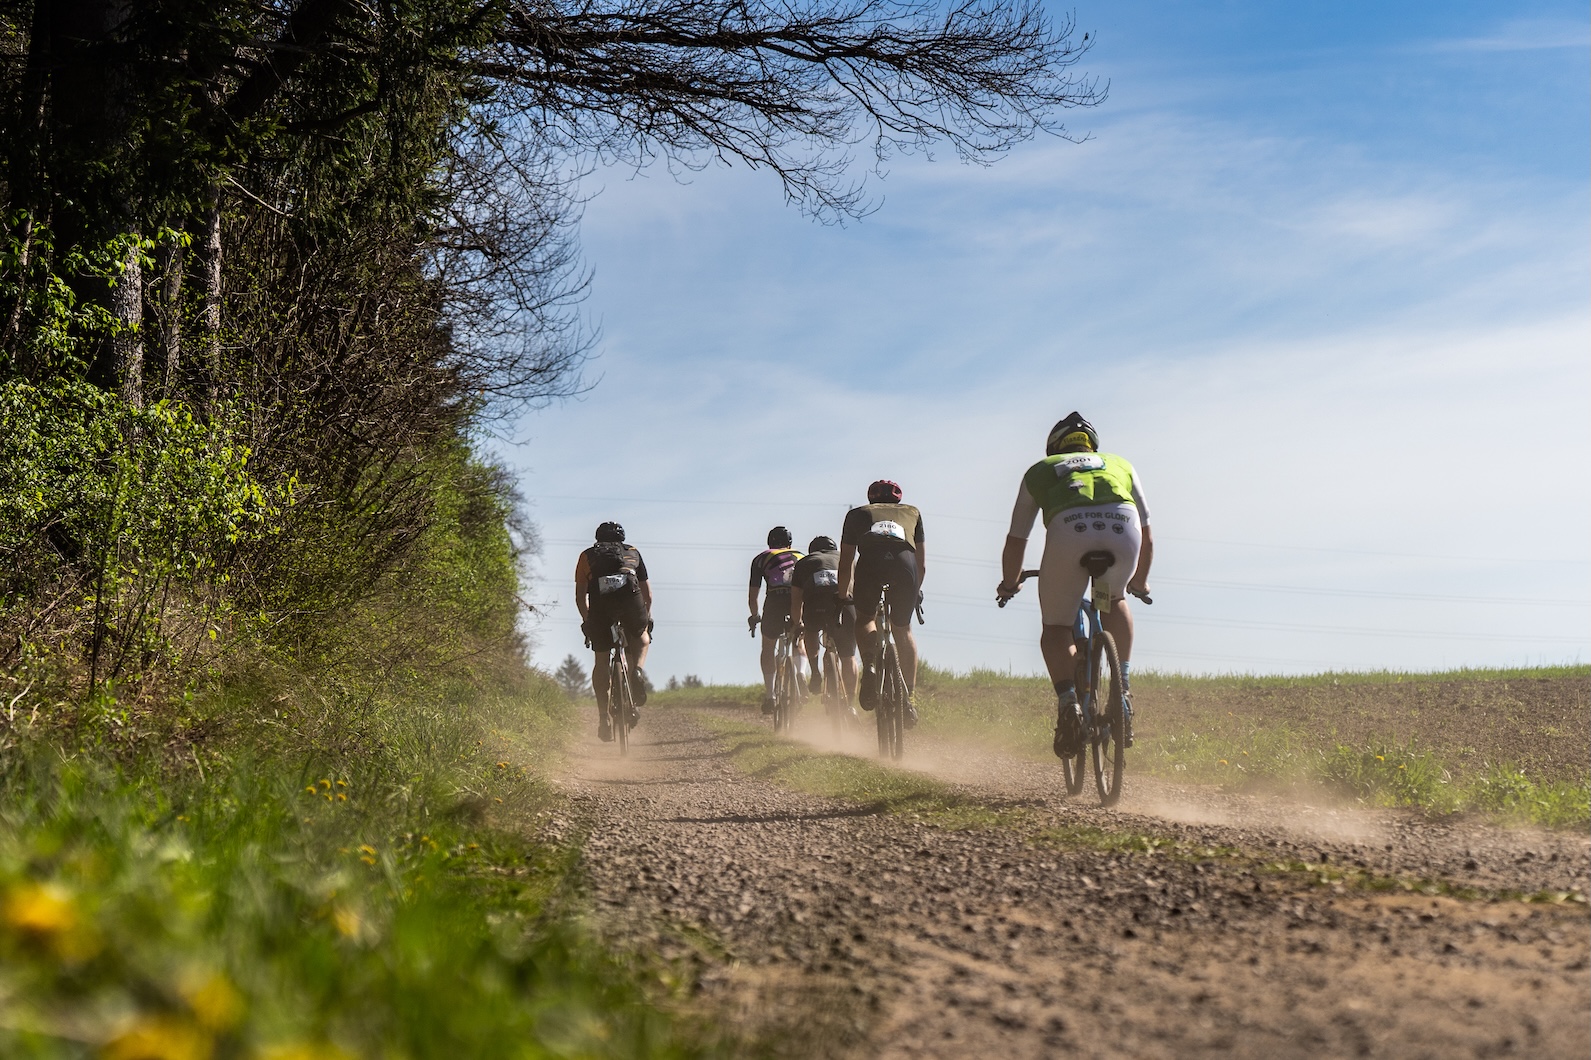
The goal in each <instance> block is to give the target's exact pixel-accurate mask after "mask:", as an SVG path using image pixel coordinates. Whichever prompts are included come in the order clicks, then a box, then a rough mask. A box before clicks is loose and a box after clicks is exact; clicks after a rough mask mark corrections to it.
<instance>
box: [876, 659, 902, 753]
mask: <svg viewBox="0 0 1591 1060" xmlns="http://www.w3.org/2000/svg"><path fill="white" fill-rule="evenodd" d="M885 703H887V704H889V712H888V714H887V715H886V717H887V718H888V724H889V730H890V747H889V756H890V757H891V758H893V759H894V760H896V761H897V762H898V761H900V757H901V755H903V754H905V753H906V676H905V675H904V674H902V673H901V669H900V656H898V655H897V654H896V653H895V645H894V643H893V642H891V643H890V645H889V647H887V648H885V649H884V695H883V697H882V702H881V703H880V704H879V705H880V706H881V707H882V706H883V705H884V704H885Z"/></svg>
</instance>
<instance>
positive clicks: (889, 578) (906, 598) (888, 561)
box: [852, 546, 917, 627]
mask: <svg viewBox="0 0 1591 1060" xmlns="http://www.w3.org/2000/svg"><path fill="white" fill-rule="evenodd" d="M885 582H888V583H889V621H890V624H891V625H894V626H901V627H905V626H907V625H910V624H911V620H912V612H913V611H915V610H916V609H917V553H915V552H913V551H912V550H911V549H909V548H890V547H888V546H882V547H875V548H869V549H868V550H867V551H865V552H863V553H862V554H861V555H859V556H857V557H856V589H855V591H854V592H853V594H852V599H854V600H855V601H856V620H857V621H858V622H871V621H872V620H873V616H874V615H876V614H878V604H879V598H880V596H881V595H882V593H883V589H884V583H885Z"/></svg>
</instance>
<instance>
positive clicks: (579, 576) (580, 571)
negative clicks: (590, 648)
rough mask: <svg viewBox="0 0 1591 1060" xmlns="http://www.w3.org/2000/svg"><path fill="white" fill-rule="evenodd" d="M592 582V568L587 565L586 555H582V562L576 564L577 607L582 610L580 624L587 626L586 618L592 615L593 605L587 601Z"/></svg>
mask: <svg viewBox="0 0 1591 1060" xmlns="http://www.w3.org/2000/svg"><path fill="white" fill-rule="evenodd" d="M590 580H591V568H590V567H589V566H587V564H586V554H585V553H584V552H582V553H580V560H579V562H577V563H576V564H575V607H577V608H578V609H579V610H580V624H581V625H585V622H586V616H587V615H589V614H590V613H591V603H590V601H588V600H587V599H586V587H587V584H588V583H589V582H590Z"/></svg>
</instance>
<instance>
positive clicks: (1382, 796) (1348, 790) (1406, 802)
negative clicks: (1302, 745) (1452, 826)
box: [1317, 745, 1459, 812]
mask: <svg viewBox="0 0 1591 1060" xmlns="http://www.w3.org/2000/svg"><path fill="white" fill-rule="evenodd" d="M1317 772H1318V775H1319V778H1320V780H1322V781H1323V782H1324V783H1325V784H1326V785H1327V786H1328V787H1331V788H1334V789H1336V790H1338V791H1341V792H1343V793H1345V794H1348V795H1351V796H1353V797H1354V798H1357V799H1361V800H1365V801H1370V802H1375V803H1380V804H1382V805H1389V806H1418V807H1421V808H1422V809H1427V810H1434V811H1437V812H1450V811H1452V810H1454V809H1457V808H1458V805H1459V799H1458V795H1457V792H1455V791H1454V790H1453V777H1452V774H1450V773H1448V772H1447V770H1445V769H1443V768H1442V765H1441V763H1440V762H1438V761H1437V760H1436V758H1435V756H1433V755H1432V754H1430V752H1428V751H1422V750H1420V749H1419V748H1417V747H1413V746H1408V747H1393V746H1388V745H1381V746H1379V747H1375V748H1370V749H1363V750H1361V749H1358V748H1353V747H1346V746H1343V745H1338V746H1337V747H1335V748H1333V749H1332V750H1330V751H1328V752H1325V753H1324V754H1322V755H1321V761H1320V765H1319V766H1318V769H1317Z"/></svg>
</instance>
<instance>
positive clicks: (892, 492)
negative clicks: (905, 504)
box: [867, 478, 900, 504]
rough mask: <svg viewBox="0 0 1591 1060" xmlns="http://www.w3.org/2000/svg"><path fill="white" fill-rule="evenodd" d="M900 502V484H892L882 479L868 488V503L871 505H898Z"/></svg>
mask: <svg viewBox="0 0 1591 1060" xmlns="http://www.w3.org/2000/svg"><path fill="white" fill-rule="evenodd" d="M899 502H900V483H898V482H891V481H890V480H889V479H887V478H881V479H879V480H878V481H877V482H875V483H873V484H872V485H871V486H869V487H867V503H869V504H898V503H899Z"/></svg>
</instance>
